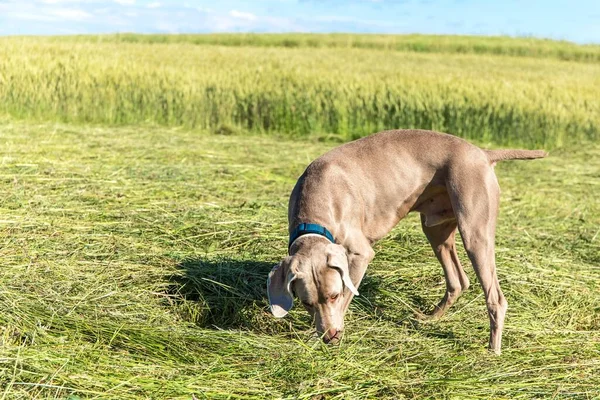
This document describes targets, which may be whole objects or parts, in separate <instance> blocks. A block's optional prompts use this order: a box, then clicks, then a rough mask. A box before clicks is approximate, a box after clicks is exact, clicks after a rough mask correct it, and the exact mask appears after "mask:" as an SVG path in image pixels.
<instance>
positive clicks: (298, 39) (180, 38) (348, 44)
mask: <svg viewBox="0 0 600 400" xmlns="http://www.w3.org/2000/svg"><path fill="white" fill-rule="evenodd" d="M55 40H57V41H60V42H64V41H70V42H88V43H90V42H92V43H93V42H102V43H107V42H108V43H144V44H165V43H168V44H174V43H190V44H195V45H218V46H233V47H247V46H255V47H289V48H307V47H308V48H343V49H352V48H359V49H375V50H388V51H402V52H407V51H408V52H418V53H450V54H456V53H461V54H494V55H506V56H515V57H535V58H556V59H559V60H567V61H583V62H598V61H600V46H598V45H577V44H575V43H571V42H567V41H555V40H547V39H536V38H532V37H518V38H513V37H507V36H497V37H485V36H460V35H379V34H367V35H365V34H348V33H333V34H310V33H286V34H264V33H261V34H252V33H234V34H232V33H219V34H207V35H198V34H195V35H186V34H181V35H164V34H162V35H161V34H152V35H141V34H134V33H120V34H114V35H74V36H57V37H55Z"/></svg>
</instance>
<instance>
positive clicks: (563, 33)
mask: <svg viewBox="0 0 600 400" xmlns="http://www.w3.org/2000/svg"><path fill="white" fill-rule="evenodd" d="M116 32H137V33H209V32H356V33H424V34H469V35H471V34H475V35H508V36H527V37H541V38H551V39H559V40H569V41H572V42H577V43H600V0H346V1H342V0H320V1H318V0H252V1H242V0H197V1H191V0H187V1H185V0H0V35H64V34H85V33H116Z"/></svg>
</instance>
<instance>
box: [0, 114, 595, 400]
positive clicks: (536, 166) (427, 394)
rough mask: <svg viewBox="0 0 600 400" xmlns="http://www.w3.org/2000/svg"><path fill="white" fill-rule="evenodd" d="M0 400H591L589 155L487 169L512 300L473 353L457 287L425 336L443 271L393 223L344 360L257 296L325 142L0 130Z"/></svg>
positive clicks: (473, 314) (504, 279) (413, 229)
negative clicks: (417, 314) (302, 177)
mask: <svg viewBox="0 0 600 400" xmlns="http://www.w3.org/2000/svg"><path fill="white" fill-rule="evenodd" d="M0 146H1V147H0V149H1V153H2V162H1V163H0V180H1V181H2V184H1V185H0V216H1V217H0V243H1V246H0V256H1V257H2V264H3V266H2V268H1V269H0V329H1V331H0V340H1V341H2V346H1V347H0V388H2V391H3V392H2V394H3V395H4V396H3V397H4V398H57V397H67V396H79V397H82V398H118V399H126V398H187V399H189V398H190V397H191V396H192V395H195V396H196V397H197V398H199V399H200V398H279V397H282V398H373V397H380V398H403V397H407V398H492V397H493V398H549V397H562V398H598V397H599V396H600V389H599V388H600V290H599V289H600V288H599V282H600V279H599V277H600V268H599V265H600V256H599V254H600V233H599V230H598V229H599V228H598V227H599V225H600V221H599V215H600V204H599V202H598V200H597V198H598V194H599V190H600V188H599V184H600V175H598V171H599V170H600V146H598V145H597V144H596V145H590V146H588V147H582V146H579V147H574V148H570V149H558V150H555V151H553V152H552V154H551V155H550V157H549V158H547V159H544V160H539V161H533V162H531V161H530V162H525V161H522V162H517V161H515V162H504V163H500V164H499V165H498V166H497V174H498V176H499V181H500V186H501V188H502V190H503V194H502V203H501V213H500V219H499V226H498V234H497V237H498V238H497V260H498V269H499V276H500V279H501V284H502V288H503V289H504V292H505V294H506V296H507V299H508V301H509V312H508V317H507V322H506V327H505V337H504V343H503V344H504V346H503V350H504V352H503V355H502V356H500V357H494V356H492V355H490V354H488V353H487V351H486V350H485V346H486V344H487V339H488V320H487V315H486V311H485V304H484V299H483V298H482V294H481V289H480V288H479V286H478V285H477V284H476V283H475V282H476V279H475V277H474V274H473V271H472V269H471V268H470V266H468V264H467V261H466V257H465V256H464V253H462V252H461V253H460V257H461V258H462V260H463V263H464V264H465V266H466V267H467V268H466V270H467V272H468V274H469V276H470V277H471V280H472V282H473V283H474V285H473V287H472V289H470V290H469V291H468V292H467V293H466V294H465V295H464V296H463V297H462V298H461V299H460V300H459V301H458V303H457V304H456V305H455V307H454V308H453V309H452V310H451V311H450V312H449V313H448V315H447V316H445V317H444V318H442V319H441V320H440V321H437V322H432V323H427V324H421V323H418V322H416V321H415V320H414V319H413V315H414V311H415V310H422V309H427V308H430V307H432V306H433V304H435V303H436V302H437V301H438V300H439V298H441V297H442V294H443V290H444V285H443V277H442V272H441V268H440V267H439V266H438V264H437V261H436V260H435V258H434V257H433V255H432V252H431V249H430V248H429V246H428V244H427V242H426V240H425V238H424V235H423V234H422V233H421V232H420V229H419V226H418V219H417V218H416V217H415V216H410V217H409V218H407V219H406V220H405V221H403V222H402V223H401V224H400V225H399V226H398V227H397V228H396V229H395V230H394V231H393V232H392V233H391V234H390V235H389V236H388V237H387V238H385V239H384V240H382V241H381V242H380V243H378V244H377V245H376V246H375V250H376V252H377V256H376V258H375V260H374V262H373V263H372V265H371V266H370V268H369V270H368V272H367V275H368V276H367V278H366V279H365V281H364V283H363V285H362V286H361V288H360V289H361V296H360V297H358V298H357V299H356V300H355V301H354V302H353V304H352V306H351V310H350V313H349V315H348V316H347V334H346V336H345V337H344V340H343V342H342V344H341V345H340V346H337V347H327V346H325V345H323V344H321V343H320V342H319V341H318V340H316V339H315V338H314V337H312V335H311V332H312V330H311V328H310V321H309V319H308V317H307V315H306V314H305V313H304V312H303V311H300V310H298V309H294V310H292V312H291V313H290V315H289V317H288V318H285V319H282V320H276V319H274V318H273V317H272V316H271V315H270V314H269V312H268V310H267V305H266V293H265V278H266V275H267V273H268V271H269V270H270V268H271V266H272V264H274V263H275V262H277V261H279V260H280V258H282V257H283V256H284V255H285V253H286V240H287V235H286V229H287V226H286V211H287V198H288V195H289V192H290V191H291V188H292V186H293V184H294V183H295V179H296V178H297V177H298V176H299V174H300V173H301V172H302V170H303V168H304V167H305V166H306V165H307V164H308V163H309V162H310V161H311V160H312V159H313V158H315V157H316V156H318V155H319V154H321V153H322V152H324V151H326V150H327V149H328V148H330V147H332V146H333V144H332V143H319V142H314V141H291V140H288V139H282V138H267V137H260V136H236V135H233V136H216V135H208V134H203V133H201V132H195V131H189V130H182V129H162V128H141V127H137V128H133V127H132V128H116V129H105V128H98V127H85V126H84V127H74V126H68V125H54V124H42V125H33V124H26V123H12V122H10V121H5V123H4V124H2V126H1V127H0Z"/></svg>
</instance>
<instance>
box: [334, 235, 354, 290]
mask: <svg viewBox="0 0 600 400" xmlns="http://www.w3.org/2000/svg"><path fill="white" fill-rule="evenodd" d="M327 265H328V266H329V267H331V268H335V269H337V270H338V272H339V273H340V275H342V282H344V285H345V286H346V287H347V288H348V289H350V291H351V292H352V293H354V295H355V296H358V290H357V289H356V287H355V286H354V283H352V279H350V270H349V268H348V257H347V256H346V249H345V248H344V246H340V245H339V244H334V243H330V244H328V245H327Z"/></svg>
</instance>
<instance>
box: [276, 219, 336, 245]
mask: <svg viewBox="0 0 600 400" xmlns="http://www.w3.org/2000/svg"><path fill="white" fill-rule="evenodd" d="M308 233H316V234H317V235H321V236H324V237H326V238H327V239H329V241H330V242H331V243H335V239H333V235H332V234H331V232H329V231H328V230H327V228H325V227H324V226H321V225H319V224H300V225H298V226H297V227H296V229H294V231H293V232H292V234H291V235H290V242H289V244H288V250H289V248H290V247H292V243H294V240H296V239H298V238H299V237H300V236H302V235H306V234H308Z"/></svg>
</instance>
